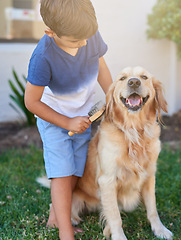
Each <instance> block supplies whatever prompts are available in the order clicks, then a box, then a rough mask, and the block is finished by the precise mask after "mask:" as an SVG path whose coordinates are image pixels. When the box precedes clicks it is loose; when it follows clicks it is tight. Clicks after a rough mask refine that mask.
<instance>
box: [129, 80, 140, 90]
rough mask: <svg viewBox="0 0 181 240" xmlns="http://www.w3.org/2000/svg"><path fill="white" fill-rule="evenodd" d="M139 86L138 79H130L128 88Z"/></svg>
mask: <svg viewBox="0 0 181 240" xmlns="http://www.w3.org/2000/svg"><path fill="white" fill-rule="evenodd" d="M140 85H141V81H140V80H139V79H138V78H130V79H129V81H128V86H129V87H131V88H138V87H139V86H140Z"/></svg>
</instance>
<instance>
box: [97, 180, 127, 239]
mask: <svg viewBox="0 0 181 240" xmlns="http://www.w3.org/2000/svg"><path fill="white" fill-rule="evenodd" d="M98 183H99V186H100V193H101V204H102V211H103V212H102V214H103V215H104V217H105V218H106V221H107V224H108V225H109V227H110V231H111V237H112V240H127V238H126V236H125V234H124V232H123V229H122V220H121V216H120V212H119V208H118V202H117V193H116V180H113V179H110V178H109V177H108V176H107V175H102V176H101V177H99V179H98ZM106 237H108V236H106Z"/></svg>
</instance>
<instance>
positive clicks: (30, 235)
mask: <svg viewBox="0 0 181 240" xmlns="http://www.w3.org/2000/svg"><path fill="white" fill-rule="evenodd" d="M180 173H181V150H177V151H174V152H173V151H172V150H170V149H169V148H168V147H164V149H163V150H162V152H161V154H160V157H159V160H158V170H157V183H156V197H157V208H158V212H159V215H160V218H161V220H162V222H163V223H164V225H165V226H166V227H168V228H169V229H170V230H171V231H172V232H173V233H174V240H179V239H181V228H180V226H181V205H180V204H181V174H180ZM41 174H44V163H43V157H42V151H41V150H39V149H36V148H34V147H31V148H29V149H23V150H19V149H17V150H10V151H7V152H6V153H3V154H1V155H0V189H1V194H0V240H1V239H2V240H10V239H12V240H18V239H19V240H22V239H23V240H24V239H32V240H33V239H42V240H45V239H48V240H51V239H52V240H55V239H58V230H57V229H47V228H46V221H47V218H48V211H49V203H50V190H49V189H46V188H43V187H40V186H39V184H38V183H36V181H35V179H36V177H38V176H40V175H41ZM83 219H84V222H82V224H80V227H81V228H83V229H84V230H85V233H83V234H77V235H76V239H82V240H89V239H90V240H93V239H105V238H104V237H103V235H102V229H101V227H100V225H99V218H98V214H89V215H86V216H84V217H83ZM122 219H123V228H124V231H125V234H126V236H127V238H128V239H129V240H131V239H135V240H136V239H142V240H143V239H144V240H145V239H149V240H150V239H157V238H156V237H154V234H153V233H152V231H151V229H150V225H149V223H148V221H147V219H146V211H145V208H144V207H143V206H140V207H139V208H138V209H137V210H135V211H134V212H132V213H124V214H122Z"/></svg>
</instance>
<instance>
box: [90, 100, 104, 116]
mask: <svg viewBox="0 0 181 240" xmlns="http://www.w3.org/2000/svg"><path fill="white" fill-rule="evenodd" d="M103 105H104V104H103V102H102V101H99V102H97V103H96V104H95V105H94V106H93V107H92V108H91V110H90V111H89V113H88V115H89V116H90V117H91V116H93V115H94V114H95V113H97V112H98V111H99V110H100V109H101V108H102V106H103Z"/></svg>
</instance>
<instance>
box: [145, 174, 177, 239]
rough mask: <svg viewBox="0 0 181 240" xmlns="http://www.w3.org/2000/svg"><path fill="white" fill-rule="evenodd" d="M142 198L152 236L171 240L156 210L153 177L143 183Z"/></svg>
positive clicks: (170, 234) (170, 235) (170, 233)
mask: <svg viewBox="0 0 181 240" xmlns="http://www.w3.org/2000/svg"><path fill="white" fill-rule="evenodd" d="M142 197H143V200H144V203H145V206H146V210H147V218H148V220H149V221H150V223H151V228H152V231H153V232H154V234H155V235H156V236H157V237H159V238H165V239H168V240H170V239H172V236H173V234H172V232H170V231H169V230H168V229H167V228H166V227H165V226H164V225H163V224H162V222H161V221H160V218H159V216H158V212H157V209H156V199H155V176H151V177H149V178H148V179H147V181H146V182H145V184H144V186H143V189H142Z"/></svg>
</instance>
